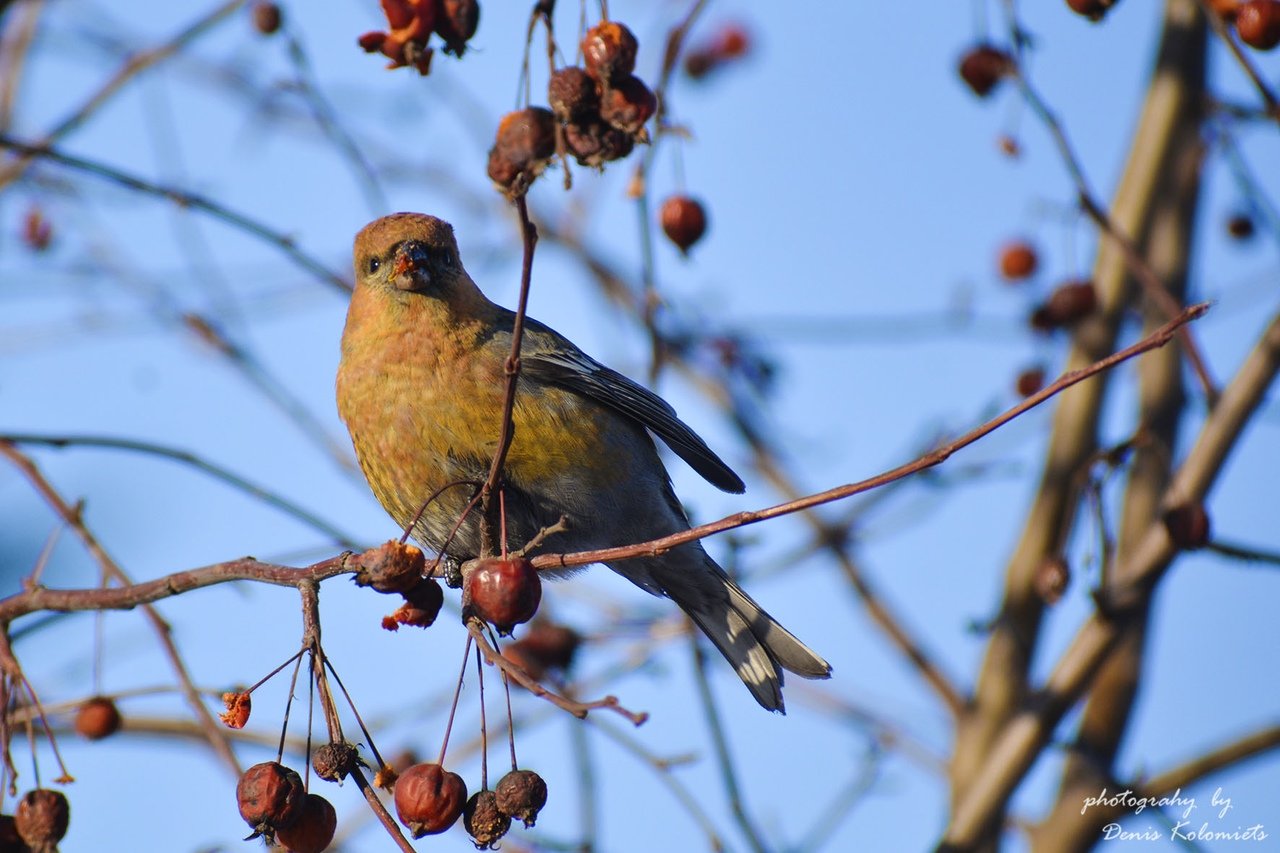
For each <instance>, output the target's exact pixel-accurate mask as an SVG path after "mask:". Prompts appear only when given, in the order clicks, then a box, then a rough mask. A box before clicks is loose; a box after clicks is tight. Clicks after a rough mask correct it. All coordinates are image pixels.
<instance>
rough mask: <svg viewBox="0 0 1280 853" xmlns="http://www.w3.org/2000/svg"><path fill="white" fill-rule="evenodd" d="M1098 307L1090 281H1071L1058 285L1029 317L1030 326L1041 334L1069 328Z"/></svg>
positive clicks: (1095, 294)
mask: <svg viewBox="0 0 1280 853" xmlns="http://www.w3.org/2000/svg"><path fill="white" fill-rule="evenodd" d="M1097 307H1098V295H1097V292H1096V291H1095V290H1094V288H1093V282H1091V281H1073V282H1067V283H1066V284H1063V285H1059V287H1058V288H1057V289H1056V290H1055V291H1053V293H1051V294H1049V299H1048V300H1047V301H1046V302H1045V303H1044V304H1043V305H1041V306H1040V307H1039V308H1037V309H1036V310H1035V311H1034V312H1033V313H1032V315H1031V325H1032V327H1033V328H1035V329H1038V330H1040V331H1042V332H1049V331H1053V330H1054V329H1061V328H1063V327H1064V326H1070V325H1072V324H1074V323H1076V322H1078V321H1079V320H1081V319H1083V318H1084V317H1087V316H1089V315H1090V314H1092V313H1093V312H1094V311H1095V310H1096V309H1097Z"/></svg>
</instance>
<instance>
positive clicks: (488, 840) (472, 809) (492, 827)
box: [462, 791, 511, 850]
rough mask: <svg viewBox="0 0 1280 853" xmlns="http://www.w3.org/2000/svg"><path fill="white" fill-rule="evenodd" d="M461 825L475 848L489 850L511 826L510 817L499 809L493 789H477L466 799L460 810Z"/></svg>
mask: <svg viewBox="0 0 1280 853" xmlns="http://www.w3.org/2000/svg"><path fill="white" fill-rule="evenodd" d="M462 825H463V826H464V827H466V830H467V835H470V836H471V838H472V840H473V841H475V843H476V849H477V850H491V849H493V844H494V842H495V841H497V840H498V839H499V838H501V837H502V836H504V835H506V834H507V830H508V829H510V828H511V818H510V817H509V816H508V815H505V814H503V813H502V812H501V811H499V809H498V802H497V797H496V796H495V795H494V793H493V791H479V792H477V793H476V794H474V795H473V796H472V797H471V799H469V800H467V805H466V807H465V808H464V809H463V810H462Z"/></svg>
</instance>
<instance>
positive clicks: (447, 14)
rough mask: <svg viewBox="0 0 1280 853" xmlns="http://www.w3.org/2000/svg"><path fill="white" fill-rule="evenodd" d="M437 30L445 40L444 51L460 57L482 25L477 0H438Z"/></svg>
mask: <svg viewBox="0 0 1280 853" xmlns="http://www.w3.org/2000/svg"><path fill="white" fill-rule="evenodd" d="M435 25H436V32H437V33H439V34H440V38H441V39H443V40H444V52H445V53H450V54H453V55H454V56H457V57H459V58H461V57H462V54H464V53H466V50H467V42H468V41H470V39H471V37H472V36H474V35H475V34H476V29H477V28H478V27H479V26H480V3H479V2H477V0H436V20H435Z"/></svg>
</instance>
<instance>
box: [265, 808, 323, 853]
mask: <svg viewBox="0 0 1280 853" xmlns="http://www.w3.org/2000/svg"><path fill="white" fill-rule="evenodd" d="M337 830H338V813H337V812H335V811H334V810H333V806H332V805H331V804H330V803H329V801H328V800H326V799H325V798H324V797H322V796H320V795H319V794H307V795H306V797H304V798H303V800H302V810H301V812H300V813H299V814H298V818H297V820H295V821H294V822H293V823H291V824H290V825H289V826H282V827H280V828H279V829H278V830H277V831H276V841H277V842H278V843H279V844H281V845H283V846H284V848H285V849H286V850H288V851H289V853H323V851H324V850H325V849H326V848H327V847H328V846H329V844H330V842H332V841H333V834H334V833H335V832H337Z"/></svg>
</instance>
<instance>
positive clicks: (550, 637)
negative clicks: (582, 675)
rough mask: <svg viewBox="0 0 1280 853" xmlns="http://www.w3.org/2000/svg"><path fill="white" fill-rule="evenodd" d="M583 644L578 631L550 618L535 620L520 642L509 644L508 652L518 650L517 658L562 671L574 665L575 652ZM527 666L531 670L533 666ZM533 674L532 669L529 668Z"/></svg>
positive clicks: (543, 667)
mask: <svg viewBox="0 0 1280 853" xmlns="http://www.w3.org/2000/svg"><path fill="white" fill-rule="evenodd" d="M580 645H582V637H581V636H580V635H579V634H578V632H577V631H575V630H573V629H572V628H569V627H566V626H564V625H557V624H556V623H554V622H548V621H546V620H534V621H533V622H530V623H529V630H528V632H526V633H525V635H524V636H523V637H521V638H520V639H519V640H517V641H516V642H514V643H512V644H511V645H509V646H507V648H506V649H505V650H504V654H505V653H506V652H509V651H511V650H512V649H518V650H519V651H518V652H517V658H518V659H521V660H525V661H531V662H533V663H534V664H535V665H536V667H538V668H539V669H542V670H547V669H557V670H560V671H561V672H563V671H565V670H567V669H568V668H569V667H570V666H571V665H572V664H573V657H574V653H575V652H577V650H578V646H580ZM524 669H525V670H526V671H529V667H527V666H525V667H524ZM529 674H530V675H532V674H533V673H532V671H529Z"/></svg>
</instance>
